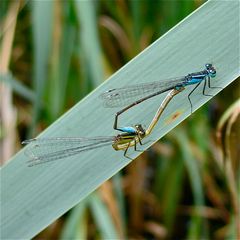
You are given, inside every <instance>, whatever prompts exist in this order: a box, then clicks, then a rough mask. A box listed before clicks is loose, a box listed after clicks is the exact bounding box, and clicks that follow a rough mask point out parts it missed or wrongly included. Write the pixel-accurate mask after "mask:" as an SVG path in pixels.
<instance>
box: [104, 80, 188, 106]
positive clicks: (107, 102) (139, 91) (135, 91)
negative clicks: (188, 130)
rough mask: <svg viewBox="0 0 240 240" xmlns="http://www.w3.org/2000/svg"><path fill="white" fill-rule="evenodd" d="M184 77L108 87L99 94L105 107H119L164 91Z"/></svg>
mask: <svg viewBox="0 0 240 240" xmlns="http://www.w3.org/2000/svg"><path fill="white" fill-rule="evenodd" d="M184 80H185V77H179V78H174V79H169V80H165V81H159V82H152V83H144V84H139V85H132V86H126V87H122V88H115V89H110V90H108V91H106V92H104V93H103V94H101V95H100V98H101V99H102V100H103V104H104V106H105V107H109V108H111V107H120V106H126V105H128V104H131V103H133V102H135V101H137V100H139V99H141V98H144V97H147V96H148V95H151V94H154V93H156V92H161V91H162V92H165V91H167V90H168V89H169V88H173V87H175V86H176V85H177V84H179V83H181V82H183V81H184Z"/></svg>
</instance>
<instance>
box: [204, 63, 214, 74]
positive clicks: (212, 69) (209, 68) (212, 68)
mask: <svg viewBox="0 0 240 240" xmlns="http://www.w3.org/2000/svg"><path fill="white" fill-rule="evenodd" d="M205 67H206V69H207V71H208V74H209V76H210V77H216V73H217V71H216V69H215V68H214V67H213V65H212V64H211V63H207V64H205Z"/></svg>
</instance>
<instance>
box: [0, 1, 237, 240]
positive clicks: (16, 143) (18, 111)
mask: <svg viewBox="0 0 240 240" xmlns="http://www.w3.org/2000/svg"><path fill="white" fill-rule="evenodd" d="M203 3H204V1H202V0H181V1H178V0H175V1H174V0H173V1H162V0H151V1H150V0H132V1H127V0H116V1H113V0H102V1H1V8H0V9H1V10H0V11H1V12H0V17H1V46H0V47H1V52H0V58H1V64H0V70H1V79H2V80H4V81H3V82H1V89H0V91H1V135H0V136H1V155H2V157H3V158H2V164H3V163H4V162H6V161H7V160H8V159H9V158H10V156H12V155H13V154H14V153H15V152H17V151H18V150H19V149H20V148H21V146H20V142H21V140H23V139H26V138H30V137H34V136H35V135H37V134H38V133H39V132H41V131H42V130H43V129H45V128H46V127H47V126H49V125H50V124H51V123H52V122H54V121H55V120H56V119H57V118H58V117H60V116H61V115H62V114H63V113H64V112H65V111H67V110H68V109H69V108H71V107H72V106H74V104H75V103H77V102H78V101H80V100H81V99H82V98H83V97H84V96H86V95H87V94H88V93H89V92H90V91H92V90H93V89H94V88H96V87H97V86H98V85H99V84H101V82H103V81H104V80H105V79H107V78H108V77H109V76H111V75H112V74H113V73H114V72H116V71H117V70H118V69H119V68H121V67H122V66H123V65H124V64H126V63H127V62H128V61H130V60H131V59H132V58H133V57H135V56H136V55H137V54H138V53H140V52H141V51H142V50H143V49H145V48H146V47H147V46H149V45H150V44H151V43H152V42H154V41H155V40H156V39H158V38H159V37H160V36H161V35H163V34H164V33H165V32H166V31H168V30H169V29H170V28H171V27H173V26H174V25H176V24H177V23H178V22H179V21H181V20H182V19H183V18H184V17H186V16H187V15H188V14H190V13H191V12H192V11H194V10H195V9H196V8H198V7H199V6H200V5H201V4H203ZM179 61H181V59H180V60H179ZM239 113H240V103H239V83H238V82H237V81H235V82H234V83H233V84H231V85H230V86H229V87H227V88H226V89H224V91H222V92H221V93H220V94H219V95H218V96H216V97H215V98H214V99H212V100H211V101H210V102H208V104H206V105H204V106H203V107H202V108H201V109H200V110H198V111H197V112H196V113H194V114H193V115H192V116H191V117H189V118H188V119H187V120H186V121H184V122H183V123H182V124H181V125H180V126H178V127H177V128H175V129H174V130H173V131H172V132H170V133H169V134H168V135H167V136H165V137H164V138H162V139H161V140H160V141H159V142H157V143H156V144H155V145H154V146H153V147H152V148H151V149H149V151H147V152H145V153H143V154H142V155H141V156H140V157H139V159H137V160H136V161H133V162H132V163H131V164H129V166H128V167H126V168H125V169H124V170H123V171H122V172H119V173H118V174H117V175H116V176H114V177H113V178H112V179H111V180H109V181H108V182H106V183H104V184H103V185H102V186H101V187H100V188H99V189H98V190H97V191H96V192H95V193H93V194H92V195H91V196H89V197H88V198H87V199H85V200H84V201H83V202H81V203H80V204H79V205H78V206H76V207H75V208H73V209H72V210H71V211H69V212H68V213H66V214H65V215H64V216H62V217H61V218H60V219H58V220H57V221H55V222H54V223H53V224H52V225H50V226H49V227H48V228H47V229H45V230H44V231H43V232H41V233H40V234H39V235H38V236H36V237H35V239H64V240H65V239H109V238H110V237H109V236H115V238H116V239H127V238H131V239H237V237H240V233H239V231H240V230H239V229H238V227H237V226H238V224H240V222H239V219H238V218H237V216H239V213H240V212H239V211H240V210H239V208H238V206H239V205H238V204H239V192H240V191H239V190H240V187H239V184H238V183H239V180H240V171H239V156H240V145H239V143H240V133H239ZM113 161H117V159H113Z"/></svg>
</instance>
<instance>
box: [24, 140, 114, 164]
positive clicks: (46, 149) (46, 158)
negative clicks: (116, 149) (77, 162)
mask: <svg viewBox="0 0 240 240" xmlns="http://www.w3.org/2000/svg"><path fill="white" fill-rule="evenodd" d="M114 140H115V137H96V138H38V139H37V138H34V139H30V140H25V141H23V142H22V144H29V145H30V146H28V147H27V148H26V150H25V154H26V155H27V156H28V157H29V158H30V160H29V161H28V163H29V166H33V165H38V164H42V163H45V162H50V161H54V160H58V159H62V158H65V157H69V156H73V155H76V154H78V153H80V152H83V151H88V150H91V149H95V148H100V147H103V146H108V145H110V144H112V143H113V142H114Z"/></svg>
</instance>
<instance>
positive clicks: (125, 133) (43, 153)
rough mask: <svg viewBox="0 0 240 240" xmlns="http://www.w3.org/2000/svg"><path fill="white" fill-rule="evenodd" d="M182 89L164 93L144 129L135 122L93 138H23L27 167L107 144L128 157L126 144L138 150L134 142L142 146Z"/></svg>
mask: <svg viewBox="0 0 240 240" xmlns="http://www.w3.org/2000/svg"><path fill="white" fill-rule="evenodd" d="M183 89H184V88H183V87H182V88H179V89H173V90H172V91H170V92H169V93H168V95H167V96H166V97H165V99H164V100H163V102H162V103H161V105H160V107H159V108H158V110H157V112H156V114H155V116H154V118H153V119H152V121H151V123H150V124H149V126H148V128H147V129H146V130H145V129H144V128H143V127H142V125H141V124H137V125H135V126H134V127H122V128H119V129H118V130H119V131H121V132H122V133H121V134H118V135H117V136H109V137H95V138H80V137H79V138H78V137H76V138H73V137H56V138H34V139H29V140H25V141H23V142H22V144H30V146H28V147H27V148H26V150H25V153H26V155H27V156H28V157H29V158H30V160H29V161H28V163H29V166H33V165H38V164H42V163H46V162H51V161H54V160H58V159H62V158H66V157H69V156H73V155H76V154H79V153H81V152H84V151H89V150H92V149H96V148H101V147H104V146H109V145H112V147H113V148H114V149H115V150H124V156H125V157H126V158H130V157H129V156H127V151H128V149H129V147H134V150H135V151H139V150H137V144H138V143H139V144H140V145H142V139H143V138H145V137H146V136H148V135H149V134H150V133H151V132H152V130H153V128H154V127H155V125H156V124H157V122H158V120H159V118H160V116H161V114H162V112H163V111H164V109H165V108H166V107H167V105H168V103H169V102H170V100H171V99H172V98H173V97H174V96H175V95H176V94H178V93H180V92H181V91H182V90H183ZM130 159H131V158H130Z"/></svg>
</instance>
